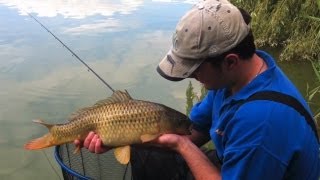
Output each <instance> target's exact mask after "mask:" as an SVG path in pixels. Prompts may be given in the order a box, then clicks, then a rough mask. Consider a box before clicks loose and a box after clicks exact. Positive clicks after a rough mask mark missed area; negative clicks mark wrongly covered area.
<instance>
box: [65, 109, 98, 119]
mask: <svg viewBox="0 0 320 180" xmlns="http://www.w3.org/2000/svg"><path fill="white" fill-rule="evenodd" d="M91 109H92V107H85V108H82V109H79V110H78V111H76V112H74V113H72V114H71V115H70V116H69V117H68V120H69V121H74V120H76V119H77V117H78V116H80V115H81V114H82V113H84V112H87V111H89V110H91Z"/></svg>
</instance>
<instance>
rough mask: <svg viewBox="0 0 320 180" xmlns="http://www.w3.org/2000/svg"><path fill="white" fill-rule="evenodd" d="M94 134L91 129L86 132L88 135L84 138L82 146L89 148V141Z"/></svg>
mask: <svg viewBox="0 0 320 180" xmlns="http://www.w3.org/2000/svg"><path fill="white" fill-rule="evenodd" d="M94 135H95V134H94V132H92V131H91V132H90V133H89V134H88V136H87V137H86V139H85V140H84V142H83V146H84V147H86V148H87V149H89V146H90V143H91V141H92V138H93V137H94Z"/></svg>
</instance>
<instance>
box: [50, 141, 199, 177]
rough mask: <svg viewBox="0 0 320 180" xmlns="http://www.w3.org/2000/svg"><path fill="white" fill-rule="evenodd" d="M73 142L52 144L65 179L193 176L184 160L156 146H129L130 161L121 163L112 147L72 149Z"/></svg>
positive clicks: (73, 147)
mask: <svg viewBox="0 0 320 180" xmlns="http://www.w3.org/2000/svg"><path fill="white" fill-rule="evenodd" d="M74 151H75V146H74V145H73V144H64V145H61V146H57V147H56V151H55V157H56V160H57V162H58V163H59V164H60V166H61V169H62V174H63V177H64V179H65V180H69V179H70V180H73V179H99V180H100V179H101V180H104V179H105V180H109V179H110V180H132V179H133V180H144V179H148V180H149V179H152V180H158V179H159V180H160V179H161V180H180V179H183V180H184V179H185V180H189V179H193V178H192V176H191V173H190V172H189V169H188V167H187V165H186V163H185V161H184V160H183V159H182V158H181V157H180V156H179V155H178V154H176V153H175V152H172V151H166V150H162V149H160V148H148V149H145V148H140V147H132V148H131V161H130V163H129V164H128V165H121V164H120V163H118V161H117V160H116V159H115V157H114V155H113V150H110V151H108V152H106V153H103V154H99V155H98V154H94V153H91V152H89V151H88V150H87V149H85V148H82V149H81V151H80V153H73V152H74Z"/></svg>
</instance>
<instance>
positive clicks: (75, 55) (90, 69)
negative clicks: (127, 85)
mask: <svg viewBox="0 0 320 180" xmlns="http://www.w3.org/2000/svg"><path fill="white" fill-rule="evenodd" d="M26 13H27V14H28V15H29V16H30V17H31V18H32V19H33V20H35V21H36V22H37V23H38V24H40V25H41V27H43V28H44V29H45V30H47V31H48V32H49V33H50V34H51V35H52V36H53V37H54V38H55V39H56V40H58V41H59V42H60V43H61V44H62V45H63V47H65V48H66V49H68V50H69V52H71V54H72V55H73V56H74V57H76V58H77V59H78V60H79V61H80V62H81V63H82V64H83V65H85V66H86V67H87V68H88V70H89V71H91V72H92V73H93V74H94V75H95V76H96V77H97V78H98V79H99V80H101V81H102V83H103V84H105V85H106V86H107V87H108V88H109V89H110V90H111V91H112V92H115V90H114V89H113V88H112V87H111V86H110V85H109V84H108V83H107V82H106V81H105V80H104V79H102V78H101V77H100V76H99V75H98V74H97V73H96V72H95V71H94V70H93V69H92V68H91V67H90V66H89V65H88V64H87V63H85V62H84V61H83V60H82V59H81V58H80V57H79V56H78V55H77V54H76V53H74V52H73V51H72V50H71V49H70V48H69V47H68V46H67V45H66V44H64V43H63V42H62V41H61V40H60V39H59V38H58V37H57V36H55V35H54V34H53V33H52V32H51V31H50V30H49V29H48V28H47V27H45V26H44V25H43V24H42V23H41V22H40V21H38V20H37V19H36V18H35V17H34V16H32V15H31V14H30V13H28V12H26Z"/></svg>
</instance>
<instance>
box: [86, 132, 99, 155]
mask: <svg viewBox="0 0 320 180" xmlns="http://www.w3.org/2000/svg"><path fill="white" fill-rule="evenodd" d="M97 139H98V135H96V134H95V135H94V136H93V138H92V140H91V142H90V145H89V148H88V149H89V151H90V152H95V149H96V142H97Z"/></svg>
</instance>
